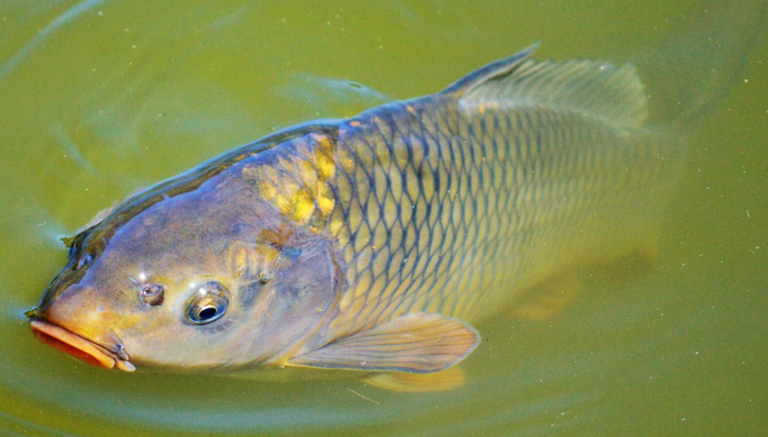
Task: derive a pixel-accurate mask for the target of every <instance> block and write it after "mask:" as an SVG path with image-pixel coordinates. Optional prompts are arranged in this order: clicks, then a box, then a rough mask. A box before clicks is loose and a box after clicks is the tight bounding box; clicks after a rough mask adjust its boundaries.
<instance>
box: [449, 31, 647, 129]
mask: <svg viewBox="0 0 768 437" xmlns="http://www.w3.org/2000/svg"><path fill="white" fill-rule="evenodd" d="M537 47H538V45H532V46H529V47H527V48H525V49H524V50H522V51H520V52H518V53H517V54H515V55H513V56H510V57H509V58H506V59H502V60H499V61H496V62H493V63H491V64H488V65H487V66H485V67H483V68H481V69H479V70H477V71H475V72H473V73H470V74H469V75H467V76H466V77H464V78H463V79H460V80H459V81H457V82H455V83H454V84H453V85H451V86H449V87H448V88H446V89H445V91H443V93H446V94H450V95H453V96H455V97H456V98H458V99H459V105H460V107H462V108H463V109H465V110H468V111H472V110H476V109H479V110H482V109H483V108H485V107H487V106H493V105H497V106H501V107H508V106H516V105H526V104H534V105H535V104H543V105H547V106H552V107H558V108H562V109H567V110H572V111H577V112H580V113H583V114H590V115H594V116H599V117H603V118H605V119H608V120H610V121H612V122H614V123H616V124H618V125H621V126H627V127H638V126H641V125H642V124H643V122H644V121H645V119H646V117H647V105H646V94H645V89H644V87H643V83H642V81H641V80H640V77H639V76H638V74H637V71H636V69H635V66H634V65H632V64H629V63H628V64H624V65H622V66H616V65H614V64H612V63H610V62H607V61H592V60H575V61H565V62H551V61H543V62H536V61H534V60H532V59H530V55H531V53H533V51H534V50H535V49H536V48H537Z"/></svg>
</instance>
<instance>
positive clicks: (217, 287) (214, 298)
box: [187, 282, 229, 325]
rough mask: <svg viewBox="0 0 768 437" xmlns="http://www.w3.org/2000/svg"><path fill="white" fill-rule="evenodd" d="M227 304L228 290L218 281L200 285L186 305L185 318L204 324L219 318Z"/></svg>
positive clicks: (194, 322) (196, 323)
mask: <svg viewBox="0 0 768 437" xmlns="http://www.w3.org/2000/svg"><path fill="white" fill-rule="evenodd" d="M227 306H229V291H227V289H226V288H224V286H222V285H221V284H219V283H218V282H207V283H205V284H203V285H202V286H200V288H199V289H198V291H197V293H195V295H194V296H193V297H192V299H191V300H190V302H189V304H188V305H187V320H189V321H190V322H192V323H193V324H195V325H205V324H208V323H211V322H213V321H215V320H218V319H219V318H221V316H223V315H224V313H226V312H227Z"/></svg>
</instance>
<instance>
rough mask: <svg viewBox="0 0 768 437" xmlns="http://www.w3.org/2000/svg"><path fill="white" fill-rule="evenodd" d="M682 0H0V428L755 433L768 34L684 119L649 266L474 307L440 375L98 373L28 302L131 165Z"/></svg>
mask: <svg viewBox="0 0 768 437" xmlns="http://www.w3.org/2000/svg"><path fill="white" fill-rule="evenodd" d="M699 3H701V2H700V1H695V0H685V1H682V0H679V1H673V2H670V1H666V0H652V1H634V0H632V1H629V0H628V1H596V0H587V1H579V2H572V1H570V0H561V1H527V0H526V1H515V2H510V1H501V0H486V1H483V2H441V1H421V2H416V1H393V2H363V1H327V2H283V1H271V2H268V1H250V2H246V1H209V2H204V1H184V2H181V1H177V2H174V1H152V2H135V1H126V0H113V1H99V0H88V1H82V2H78V1H20V0H19V1H7V0H3V1H0V151H2V154H1V155H0V241H1V242H2V244H0V434H3V435H11V436H17V435H18V436H27V435H31V436H81V435H82V436H106V435H109V436H132V437H135V436H145V435H146V436H182V435H184V436H198V435H200V436H202V435H211V436H213V435H219V436H224V435H226V436H245V435H268V434H274V435H282V434H286V435H334V436H340V435H350V436H352V435H361V434H364V435H372V436H384V435H403V436H442V435H467V436H470V435H471V436H475V435H514V436H533V435H537V436H538V435H562V436H758V435H765V434H764V433H765V432H766V429H768V415H767V414H766V413H767V412H768V398H767V397H768V341H767V340H768V316H767V314H766V310H767V309H768V197H767V195H768V144H766V142H767V141H768V140H767V137H768V98H766V96H768V74H766V69H767V68H768V55H766V52H767V50H766V49H765V47H766V44H761V45H759V48H761V50H757V51H756V52H753V54H752V55H751V56H750V58H749V59H748V62H747V65H746V68H745V70H744V71H743V72H742V73H741V75H740V78H739V81H738V83H737V85H736V86H735V88H734V90H733V92H732V93H731V94H730V95H729V96H728V97H726V98H725V100H724V101H722V102H721V104H720V106H719V109H718V111H717V112H716V113H715V114H714V115H713V116H712V117H711V118H710V119H709V120H707V121H706V123H705V124H704V125H703V126H701V127H700V129H699V131H698V132H697V133H696V134H695V141H694V143H693V146H692V149H691V162H690V163H689V165H688V167H687V169H686V171H685V174H684V175H683V181H682V183H681V186H680V187H679V192H678V194H677V196H676V197H675V201H674V202H673V205H672V207H671V208H670V210H669V212H668V214H667V215H665V216H663V217H659V220H660V221H661V222H663V226H664V236H663V240H662V247H661V251H660V254H659V255H660V256H659V259H658V260H657V263H656V264H655V265H654V266H653V267H652V269H651V270H650V272H648V274H647V275H645V276H643V277H641V278H637V279H634V280H631V281H622V280H619V278H614V280H613V281H595V282H594V283H592V284H590V286H589V290H588V292H587V293H585V294H583V295H581V296H579V297H578V298H577V299H576V300H575V302H573V304H572V305H570V306H569V307H568V308H567V310H566V311H564V312H563V313H562V314H560V315H559V316H557V317H555V318H553V319H552V320H550V321H548V322H545V323H532V322H523V321H519V320H515V319H512V318H510V317H505V315H504V314H503V313H502V314H501V315H499V316H497V317H495V318H493V319H491V320H490V321H488V322H484V323H482V324H480V325H479V326H478V328H479V329H480V331H481V332H482V333H483V338H484V343H483V345H482V347H481V348H480V349H479V350H478V351H477V352H476V353H475V354H474V355H472V356H471V358H470V359H469V360H468V361H467V362H466V365H465V366H464V367H465V369H466V372H467V375H468V381H467V384H466V385H465V386H464V387H462V388H460V389H457V390H454V391H452V392H446V393H437V394H422V395H413V394H399V393H392V392H387V391H383V390H379V389H376V388H374V387H370V386H367V385H365V384H363V383H361V382H359V381H354V380H342V381H322V380H321V381H309V382H307V381H304V382H269V381H266V382H254V381H242V380H235V379H227V378H218V377H210V376H208V377H206V376H185V375H152V374H133V375H129V374H123V373H118V372H108V371H104V370H101V369H96V368H92V367H89V366H87V365H85V364H81V363H79V362H75V361H73V360H71V359H69V358H68V357H66V356H65V355H64V354H61V353H60V352H57V351H55V350H53V349H51V348H48V347H46V346H44V345H42V344H40V343H38V342H36V341H35V340H34V339H33V337H32V335H31V334H30V332H29V329H28V325H27V322H26V320H25V318H24V316H23V312H24V311H25V310H26V309H28V308H30V307H31V306H32V305H34V304H35V303H36V301H37V299H38V298H39V296H40V295H41V293H42V291H43V289H44V288H45V286H46V284H47V283H48V281H49V280H50V279H51V278H52V277H53V275H54V274H55V273H56V272H57V271H58V269H59V268H60V267H61V266H62V265H63V262H64V260H65V256H66V251H65V248H64V246H63V245H62V244H61V243H60V242H59V238H60V237H62V236H66V235H71V234H72V233H73V232H74V230H75V229H77V228H78V227H79V226H80V225H82V224H84V223H85V222H86V221H88V220H89V219H90V218H91V217H92V216H93V215H94V214H95V213H96V212H97V211H99V210H100V209H102V208H105V207H107V206H109V205H110V204H111V203H112V202H113V201H114V200H115V199H118V198H121V197H122V196H124V195H125V194H126V193H128V192H130V191H132V190H133V189H135V188H137V187H140V186H143V185H146V184H150V183H153V182H156V181H159V180H161V179H164V178H166V177H169V176H172V175H174V174H176V173H178V172H180V171H182V170H185V169H187V168H189V167H190V166H192V165H195V164H197V163H199V162H201V161H203V160H205V159H208V158H211V157H213V156H215V155H217V154H219V153H221V152H223V151H226V150H228V149H230V148H232V147H234V146H237V145H239V144H242V143H246V142H249V141H252V140H254V139H257V138H259V137H260V136H262V135H265V134H267V133H269V132H271V131H272V130H273V129H276V128H280V127H286V126H289V125H291V124H293V123H297V122H303V121H308V120H310V119H314V118H327V117H344V116H350V115H353V114H355V113H356V112H358V111H360V110H362V109H365V108H368V107H370V106H374V105H376V104H379V103H381V102H384V101H387V100H390V99H397V98H407V97H412V96H416V95H421V94H426V93H429V92H433V91H436V90H439V89H441V88H442V87H444V86H445V85H447V84H449V83H450V82H452V81H453V80H455V79H457V78H458V77H460V76H461V75H463V74H464V73H466V72H468V71H470V70H472V69H474V68H476V67H478V66H480V65H482V64H484V63H486V62H488V61H491V60H494V59H497V58H499V57H503V56H507V55H509V54H511V53H513V52H514V51H516V50H518V49H520V48H522V47H524V46H526V45H528V44H530V43H532V42H535V41H541V42H542V47H541V49H540V50H539V51H538V52H537V54H536V56H537V57H538V58H550V59H570V58H606V59H614V60H618V61H622V60H632V59H640V58H642V57H643V56H645V55H647V51H648V50H650V49H651V47H653V46H654V45H655V44H658V43H660V42H661V41H663V40H664V39H665V35H667V34H668V32H669V31H670V30H672V28H674V27H675V26H676V25H675V23H676V22H678V21H677V20H679V19H681V17H682V16H683V15H687V14H688V13H689V12H692V13H695V12H697V7H698V6H697V4H699ZM698 12H700V11H698ZM688 15H690V14H688ZM616 276H618V273H617V275H616Z"/></svg>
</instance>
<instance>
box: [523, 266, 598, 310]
mask: <svg viewBox="0 0 768 437" xmlns="http://www.w3.org/2000/svg"><path fill="white" fill-rule="evenodd" d="M583 289H584V281H583V280H582V278H581V277H580V275H579V274H578V273H577V272H576V271H571V272H569V273H566V274H562V275H557V276H554V277H551V278H548V279H547V280H545V281H543V282H541V283H540V284H538V285H535V286H533V287H531V288H530V289H529V290H527V291H526V294H525V297H523V301H522V302H520V303H519V305H518V306H517V307H516V308H515V316H517V317H518V318H521V319H524V320H531V321H534V322H543V321H546V320H549V319H550V318H552V316H554V315H555V314H557V313H559V312H560V311H562V309H563V308H565V306H566V305H568V304H569V303H570V302H571V301H573V299H574V298H575V297H576V296H578V295H579V294H580V293H581V292H582V291H583Z"/></svg>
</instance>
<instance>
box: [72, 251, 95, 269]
mask: <svg viewBox="0 0 768 437" xmlns="http://www.w3.org/2000/svg"><path fill="white" fill-rule="evenodd" d="M91 261H93V255H91V254H90V253H87V252H86V253H84V254H83V255H82V256H81V257H80V259H78V260H77V264H75V270H80V269H82V268H83V267H85V266H87V265H88V264H90V263H91Z"/></svg>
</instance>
